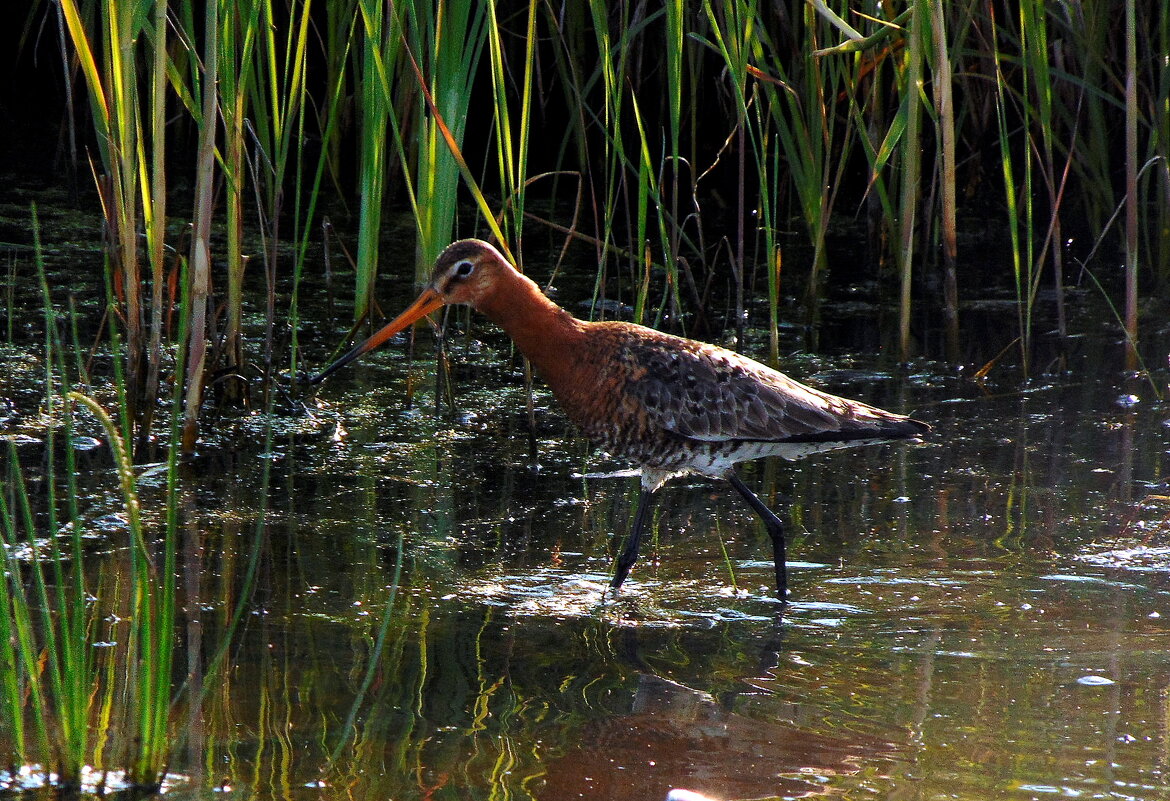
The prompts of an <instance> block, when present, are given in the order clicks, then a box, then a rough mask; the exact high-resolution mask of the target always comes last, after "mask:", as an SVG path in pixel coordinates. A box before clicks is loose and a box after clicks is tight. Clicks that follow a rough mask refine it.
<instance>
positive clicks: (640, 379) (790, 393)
mask: <svg viewBox="0 0 1170 801" xmlns="http://www.w3.org/2000/svg"><path fill="white" fill-rule="evenodd" d="M663 340H664V341H663V342H661V343H649V342H645V341H643V342H642V343H640V346H639V347H638V348H637V349H631V350H630V351H627V352H626V353H625V354H624V356H625V358H626V359H629V360H630V361H631V362H634V364H631V367H633V368H634V369H632V370H631V371H630V372H629V373H628V375H630V376H631V377H630V379H629V385H628V390H629V392H630V394H631V395H632V396H633V397H635V398H637V399H639V400H640V401H641V402H642V405H643V407H644V412H645V414H646V415H647V417H648V418H650V422H651V423H652V424H657V425H661V426H662V427H664V428H667V429H669V430H672V431H675V432H677V433H678V434H681V435H683V436H686V437H690V438H692V439H698V440H707V441H723V440H733V439H734V440H761V441H768V442H782V441H793V442H816V441H829V440H853V439H887V438H901V437H911V436H915V435H916V434H920V433H924V432H925V430H926V427H925V426H924V425H922V424H921V423H918V422H916V421H913V420H909V419H907V418H906V417H903V416H902V415H896V414H892V413H890V412H885V411H882V410H881V409H876V408H874V407H872V406H868V405H866V404H864V403H860V402H857V401H850V400H846V399H844V398H839V397H836V396H835V395H829V394H827V393H824V392H819V391H817V390H815V389H812V388H811V387H807V386H805V385H804V384H801V383H799V382H796V381H793V380H792V379H790V378H788V377H787V376H785V375H783V374H782V373H779V372H777V371H775V370H772V369H771V368H769V367H767V366H765V365H763V364H760V363H759V362H756V361H753V360H751V359H748V358H746V357H744V356H740V355H739V354H737V353H735V352H733V351H729V350H725V349H723V348H719V347H717V346H714V345H705V344H702V343H696V342H692V341H689V340H678V339H675V338H673V337H666V336H665V335H664V336H663ZM666 340H673V341H669V342H668V341H666Z"/></svg>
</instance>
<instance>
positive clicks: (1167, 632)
mask: <svg viewBox="0 0 1170 801" xmlns="http://www.w3.org/2000/svg"><path fill="white" fill-rule="evenodd" d="M493 348H496V349H495V350H493ZM403 350H404V349H403V347H402V345H401V344H398V345H396V346H394V347H392V348H390V349H389V350H388V351H386V352H384V353H382V354H380V355H378V356H376V357H374V358H372V359H370V360H369V363H368V364H366V365H363V366H360V367H357V368H355V369H354V370H353V371H352V372H351V373H350V374H349V375H346V376H344V377H343V378H341V379H340V380H338V381H337V382H335V383H333V384H331V385H330V386H328V387H326V388H325V389H324V390H322V391H321V392H320V394H319V396H318V398H317V399H316V400H315V401H313V402H311V403H310V407H309V412H308V413H307V414H306V415H305V416H303V417H296V416H293V417H289V418H287V419H285V420H278V421H277V433H276V434H275V437H274V439H273V441H272V443H271V444H270V446H269V447H267V449H266V450H264V451H263V452H262V453H257V452H255V451H254V450H253V451H252V452H248V451H246V450H233V451H226V450H224V451H220V452H218V453H217V452H212V453H209V454H208V455H207V456H206V457H205V458H204V460H203V461H202V463H201V465H200V466H199V467H198V472H199V474H200V476H201V479H200V483H199V489H198V491H197V492H194V495H195V496H196V497H194V498H192V499H191V500H190V509H189V513H190V514H192V515H193V516H194V517H195V518H197V519H199V520H201V521H202V522H201V523H200V525H197V526H192V527H191V528H190V536H191V537H192V541H191V542H189V543H188V546H187V549H186V552H185V554H186V559H187V560H188V562H187V564H186V570H185V571H184V573H185V576H186V582H187V584H186V587H185V591H186V592H187V593H188V598H187V601H186V604H187V608H188V609H199V610H202V611H201V612H200V613H199V620H198V626H196V627H194V628H192V627H188V628H187V629H185V630H184V632H183V634H184V637H186V638H187V643H188V645H190V644H191V643H206V642H208V641H211V640H214V632H215V631H216V630H217V627H219V626H222V620H223V615H224V611H223V610H224V609H225V608H226V606H227V605H228V603H229V601H234V597H235V594H236V593H237V592H239V591H240V585H241V583H242V581H243V580H242V576H243V575H244V573H245V565H246V564H247V562H248V560H249V559H250V558H251V555H252V554H253V553H254V552H255V553H258V554H259V561H258V572H257V578H256V581H255V589H254V597H253V600H252V601H251V603H250V604H249V607H248V609H249V614H248V616H247V620H246V624H245V629H244V632H243V635H242V638H241V640H240V644H239V645H238V646H237V647H236V649H235V651H234V656H233V658H232V662H233V668H232V670H231V671H230V673H229V676H228V677H227V679H226V681H220V680H217V681H216V686H215V687H214V689H213V690H212V691H211V692H210V693H208V694H207V695H206V696H205V697H204V700H203V702H202V704H201V705H200V706H199V707H198V708H193V709H188V710H186V711H185V712H184V713H183V716H182V717H183V720H182V721H181V723H182V724H183V725H182V735H183V738H184V741H183V745H182V746H181V748H180V753H179V756H178V758H176V760H175V762H174V764H173V766H172V770H173V771H174V772H176V773H178V774H182V775H183V776H184V777H185V779H184V780H183V781H181V782H180V783H179V784H178V785H177V786H176V787H175V788H174V789H173V790H172V791H171V792H172V794H173V795H174V796H176V797H180V798H206V797H212V796H211V795H209V788H216V793H215V795H214V797H225V796H226V797H239V798H253V797H256V798H326V799H332V798H395V799H400V798H403V799H404V798H420V799H422V798H428V799H429V798H436V799H439V798H535V799H571V798H605V799H631V800H632V799H639V800H643V799H660V798H663V797H665V795H666V793H667V791H668V790H670V789H671V788H675V787H683V788H688V789H692V790H695V791H700V792H703V793H706V794H708V795H710V796H712V797H714V798H720V799H749V798H751V799H755V798H770V797H796V796H805V795H810V794H811V795H816V794H824V795H841V794H844V795H845V796H846V797H849V798H862V797H871V796H876V797H886V798H921V799H934V798H958V799H989V798H996V799H998V798H1004V799H1029V798H1050V797H1058V796H1066V797H1075V798H1134V799H1158V798H1170V789H1168V788H1167V776H1166V771H1167V769H1168V767H1170V766H1168V761H1170V625H1168V624H1170V602H1168V601H1170V488H1168V487H1167V483H1166V468H1167V461H1168V460H1170V407H1167V405H1165V404H1161V403H1159V402H1158V401H1157V400H1156V398H1155V396H1154V394H1153V392H1152V391H1151V390H1150V388H1149V386H1148V385H1144V386H1143V385H1142V384H1139V383H1131V384H1125V383H1124V382H1123V381H1122V379H1121V378H1120V377H1116V380H1112V379H1107V380H1102V381H1100V382H1094V383H1092V384H1089V383H1086V382H1083V381H1076V380H1072V379H1069V380H1051V381H1039V382H1035V383H1033V384H1030V385H1028V386H1026V387H1024V388H1023V389H1020V388H1019V387H1018V386H1014V385H1013V386H1011V387H1008V386H995V385H994V384H989V385H983V386H979V385H976V384H974V383H971V382H965V381H962V380H960V379H956V378H953V377H950V376H948V375H946V374H945V372H944V371H943V370H941V369H938V368H937V367H936V366H933V365H929V364H921V365H918V366H917V367H916V368H915V369H913V370H912V371H910V372H909V373H907V374H898V373H896V372H894V371H886V372H882V371H879V370H877V369H876V368H875V367H874V365H873V364H872V362H871V363H866V361H865V360H864V359H861V358H854V359H849V358H846V357H841V358H838V359H835V360H834V362H833V368H832V369H830V367H829V364H828V362H825V363H819V362H815V361H805V362H799V363H798V364H797V365H796V369H795V370H794V372H797V371H798V370H799V371H800V374H801V375H802V376H804V377H809V378H810V379H811V380H815V381H817V382H818V383H820V384H822V385H824V386H826V387H828V388H830V389H832V390H834V391H838V392H841V393H844V394H850V395H854V396H859V397H865V398H866V399H868V400H871V401H873V402H875V403H878V404H881V405H885V406H887V407H892V408H898V409H905V410H914V411H915V413H916V414H917V415H918V416H920V417H922V418H923V419H925V420H927V421H929V422H931V423H932V424H933V425H934V427H935V436H934V437H933V438H932V440H931V441H930V442H929V443H927V444H923V445H917V446H915V445H900V446H884V447H880V448H872V449H868V450H859V451H853V452H842V453H836V454H830V455H826V456H823V457H820V458H817V459H813V460H809V461H807V462H804V463H801V464H798V465H788V464H785V463H781V462H762V463H758V464H756V465H754V466H752V467H749V468H748V469H746V470H745V476H746V479H747V480H748V481H749V483H750V484H751V485H752V486H753V487H754V488H756V489H757V490H759V491H760V492H761V493H762V494H763V496H764V497H766V498H768V499H769V500H771V501H772V502H774V503H776V504H777V506H778V507H779V508H781V509H783V510H785V516H786V518H787V519H788V520H790V521H791V536H792V544H791V546H790V557H791V559H792V575H793V578H792V603H791V604H790V605H789V606H788V607H787V608H786V609H784V610H781V608H780V607H779V605H778V604H777V602H776V600H775V598H774V597H772V594H771V591H770V585H771V575H770V568H769V564H768V558H769V552H768V545H767V540H766V536H765V535H764V533H763V531H762V528H761V527H760V526H759V525H758V524H757V523H756V521H755V519H754V518H753V517H752V515H751V513H750V511H748V510H747V509H746V508H744V507H743V506H742V504H740V503H739V502H738V501H737V499H736V497H735V496H734V494H733V493H732V492H731V491H729V489H728V488H726V487H722V486H718V485H717V484H713V483H711V482H708V481H704V480H693V481H686V480H682V481H677V482H675V483H674V484H672V485H669V486H668V488H667V489H666V490H665V491H664V492H662V493H661V501H660V505H659V507H658V509H657V512H656V516H655V521H654V523H655V525H654V530H653V533H654V536H653V538H652V540H651V542H650V543H649V544H648V546H647V547H646V549H645V551H644V557H643V561H642V562H641V563H640V564H639V565H638V566H636V567H635V571H634V573H633V575H632V577H631V580H630V581H629V582H628V584H627V585H626V587H625V588H624V589H623V592H622V593H621V595H620V596H618V597H617V598H616V599H615V598H612V597H607V596H605V595H604V589H605V586H606V581H607V578H608V574H609V571H610V569H611V558H612V555H613V554H614V552H615V550H616V548H617V541H616V540H615V534H616V535H617V536H619V537H620V535H621V534H622V533H624V532H625V531H626V529H627V527H628V525H629V523H630V519H631V516H632V512H633V504H634V500H635V497H636V482H635V481H634V479H632V478H628V477H627V478H623V477H612V476H606V475H605V474H606V473H608V472H610V471H612V470H614V469H616V468H618V467H620V465H618V464H616V463H611V462H610V461H608V460H607V459H606V458H604V457H603V456H601V455H598V454H594V453H593V452H592V451H591V450H590V449H589V448H588V447H587V446H585V445H584V444H582V443H581V442H580V441H579V440H576V439H574V438H572V437H571V436H569V435H568V431H567V429H566V428H565V426H564V424H563V423H562V422H561V418H560V417H559V415H558V414H557V413H556V412H555V410H554V409H552V407H551V406H550V399H549V398H548V397H547V396H546V395H544V394H541V393H539V392H538V394H537V398H536V402H537V414H536V419H537V430H536V435H535V443H536V450H537V458H536V460H535V461H533V460H532V458H531V456H530V441H529V435H528V426H527V418H526V415H525V412H524V408H525V399H524V394H523V390H522V389H521V386H522V378H521V373H520V371H519V369H518V367H517V366H516V365H515V364H514V363H513V362H512V361H511V360H510V359H509V358H508V355H507V353H506V351H505V345H504V343H501V342H500V341H499V340H490V344H480V343H476V344H473V345H471V346H468V347H462V346H457V347H456V348H454V350H453V352H452V354H451V361H452V363H453V364H454V365H455V366H456V375H455V385H456V389H455V392H454V396H453V403H451V402H450V401H444V402H441V403H438V404H436V403H435V400H434V398H435V384H434V378H433V371H432V368H433V365H432V364H430V363H429V362H428V360H427V359H425V358H419V359H416V360H415V361H414V362H409V363H408V361H407V360H406V358H405V357H404V356H403ZM417 351H418V352H419V353H421V354H425V353H427V352H428V345H427V338H426V337H425V336H424V337H422V339H421V340H420V343H419V344H418V346H417ZM841 364H846V365H848V367H849V369H848V370H841V369H840V365H841ZM481 365H486V366H481ZM1165 378H1166V377H1165V375H1164V374H1161V375H1160V376H1159V377H1158V380H1160V381H1162V383H1163V384H1164V383H1165ZM408 389H409V391H410V393H411V394H412V399H413V400H412V403H411V405H410V406H409V407H408V406H407V405H406V404H405V402H404V397H405V396H406V394H407V391H408ZM1130 396H1132V397H1130ZM258 431H259V429H258ZM259 436H260V435H259V433H257V439H259ZM228 453H230V454H231V455H230V456H227V455H225V454H228ZM264 465H267V466H268V469H269V470H270V476H269V480H270V491H269V495H268V499H267V501H266V502H265V501H264V500H263V498H262V497H261V496H260V495H258V493H257V490H256V488H257V487H258V486H259V483H260V478H259V475H260V470H261V468H262V467H263V466H264ZM598 474H600V475H601V477H595V476H597V475H598ZM262 507H266V511H265V513H264V524H263V525H262V526H261V527H259V528H257V522H258V520H260V517H259V514H258V513H259V512H260V510H261V508H262ZM388 604H389V606H388ZM193 632H195V633H193ZM200 648H206V646H205V645H200V646H198V647H196V648H193V649H192V650H191V651H189V655H190V658H191V664H193V665H198V664H199V663H200V661H201V659H203V658H205V656H206V654H205V653H203V652H202V651H200V650H199V649H200ZM331 760H333V761H332V763H331V762H330V761H331Z"/></svg>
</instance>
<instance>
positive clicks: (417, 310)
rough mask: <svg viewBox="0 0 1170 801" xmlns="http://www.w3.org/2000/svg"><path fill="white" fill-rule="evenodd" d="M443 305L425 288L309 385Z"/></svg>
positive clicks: (435, 293) (436, 296) (438, 295)
mask: <svg viewBox="0 0 1170 801" xmlns="http://www.w3.org/2000/svg"><path fill="white" fill-rule="evenodd" d="M444 303H446V301H445V300H443V296H442V295H440V294H439V293H438V292H436V291H435V290H433V289H431V288H430V287H427V288H426V289H424V290H423V291H422V294H421V295H419V296H418V298H416V299H415V301H414V303H412V304H410V306H408V307H407V309H406V311H404V312H402V314H400V315H398V316H397V317H395V318H394V319H393V320H391V321H390V322H389V323H387V324H386V326H385V327H384V328H382V329H381V330H380V331H378V333H376V334H374V335H373V336H372V337H370V338H369V339H367V340H366V341H365V342H363V343H362V344H360V345H358V346H357V347H356V348H354V349H353V350H351V351H350V352H349V353H347V354H345V355H344V356H342V357H341V358H340V359H338V360H337V361H335V362H334V363H333V364H331V365H329V366H328V367H326V368H325V369H324V370H322V371H321V372H319V373H317V375H315V376H313V377H312V378H310V379H309V383H310V384H317V383H320V382H321V381H324V380H325V377H326V376H328V375H330V374H331V373H333V372H334V371H336V370H340V369H341V368H342V367H345V365H347V364H349V363H350V362H352V361H353V360H354V359H356V358H357V357H359V356H361V355H362V354H363V353H366V352H368V351H371V350H373V349H374V348H376V347H378V346H379V345H381V344H382V343H383V342H385V341H386V340H387V339H389V338H390V337H392V336H394V335H395V334H397V333H398V332H399V331H402V330H403V329H405V328H406V327H407V326H408V325H410V324H411V323H413V322H414V321H415V320H418V319H420V318H422V317H425V316H426V315H428V314H430V313H431V312H433V311H435V309H440V308H442V306H443V304H444Z"/></svg>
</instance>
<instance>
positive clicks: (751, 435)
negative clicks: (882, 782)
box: [315, 239, 929, 593]
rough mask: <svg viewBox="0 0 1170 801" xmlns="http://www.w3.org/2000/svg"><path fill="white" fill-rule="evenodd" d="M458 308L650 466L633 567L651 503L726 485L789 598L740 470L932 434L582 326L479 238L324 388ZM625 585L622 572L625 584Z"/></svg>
mask: <svg viewBox="0 0 1170 801" xmlns="http://www.w3.org/2000/svg"><path fill="white" fill-rule="evenodd" d="M452 303H464V304H468V305H471V306H473V307H474V308H476V309H477V310H479V311H480V312H482V313H483V314H484V315H485V316H487V317H488V318H489V319H491V320H492V321H493V322H495V323H497V324H498V325H499V326H500V327H502V328H503V329H504V331H506V332H507V333H508V335H509V336H510V337H511V338H512V340H513V341H514V342H515V343H516V345H517V347H519V348H520V350H521V351H522V352H523V353H524V355H525V356H527V357H528V359H529V360H530V361H531V362H532V364H533V366H534V367H535V368H536V370H537V372H538V373H539V374H540V375H541V377H542V378H543V379H544V380H545V382H547V383H548V385H549V387H550V389H552V391H553V394H554V395H555V396H556V398H557V400H558V401H559V402H560V405H561V407H562V408H563V409H564V410H565V413H566V414H567V415H568V416H569V419H570V420H572V421H573V422H574V423H575V424H576V425H577V426H578V427H579V428H580V429H581V430H582V432H583V433H584V434H585V435H586V436H587V437H589V438H590V439H591V440H593V441H594V442H595V443H597V444H598V445H600V446H601V447H602V448H604V449H605V450H607V451H609V452H610V453H612V454H613V455H615V456H620V457H625V458H628V459H630V460H632V461H634V462H635V463H637V464H638V465H640V466H641V468H642V485H643V498H644V502H643V504H642V505H641V506H640V509H639V523H638V524H636V526H635V533H634V535H633V536H632V551H633V554H632V555H631V554H630V549H629V548H627V554H624V555H623V558H625V557H627V556H628V557H629V559H628V561H629V563H632V561H633V556H636V551H637V535H638V534H639V533H640V531H641V522H642V518H643V508H644V505H645V499H646V498H648V497H649V494H650V493H652V492H653V491H654V490H656V489H657V488H658V487H659V486H660V485H661V484H662V482H664V481H665V480H666V479H668V478H670V477H671V476H672V475H675V474H679V473H686V472H696V473H701V474H703V475H708V476H712V477H727V478H729V479H730V480H731V481H732V483H733V484H734V485H735V487H736V489H737V490H739V491H740V493H741V494H744V497H745V498H746V499H747V500H748V502H749V503H751V504H752V506H753V508H754V509H756V511H757V512H759V513H760V514H761V515H762V516H763V517H764V518H765V522H766V523H767V524H768V526H769V532H770V533H771V534H772V537H773V542H774V543H776V542H778V543H779V544H778V545H777V584H778V586H779V587H780V588H781V592H782V593H783V591H784V590H783V587H784V578H783V576H782V573H783V539H782V536H781V535H780V533H779V528H778V527H779V525H780V524H779V521H778V520H776V519H775V516H774V515H772V514H771V512H770V511H769V510H767V508H766V507H764V506H763V504H762V503H761V502H760V501H759V499H758V498H755V496H754V495H752V494H751V493H750V491H749V490H747V488H746V487H745V486H744V485H743V484H742V482H740V481H739V480H738V478H736V477H735V476H734V473H733V466H734V465H735V463H737V462H740V461H745V460H748V459H755V458H759V457H761V456H770V455H775V456H782V457H784V458H787V459H796V458H799V457H801V456H805V455H808V454H810V453H815V452H818V451H823V450H829V449H833V448H840V447H846V446H850V445H861V444H867V443H874V442H884V441H888V440H895V439H907V438H913V437H916V436H918V435H920V434H924V433H926V432H927V431H928V430H929V429H928V427H927V426H926V425H925V424H923V423H920V422H918V421H916V420H912V419H910V418H908V417H906V416H904V415H900V414H894V413H892V412H887V411H883V410H881V409H877V408H875V407H873V406H869V405H867V404H864V403H861V402H859V401H852V400H847V399H845V398H840V397H838V396H836V395H830V394H828V393H825V392H820V391H818V390H815V389H812V388H811V387H807V386H805V385H804V384H801V383H799V382H797V381H793V380H792V379H790V378H788V377H787V376H785V375H783V374H782V373H780V372H777V371H776V370H773V369H771V368H769V367H766V366H765V365H763V364H760V363H759V362H757V361H754V360H752V359H749V358H747V357H745V356H741V355H740V354H738V353H735V352H734V351H730V350H727V349H725V348H720V347H718V346H715V345H708V344H704V343H701V342H695V341H693V340H689V339H683V338H681V337H675V336H670V335H669V334H664V333H661V332H659V331H654V330H652V329H649V328H645V327H643V326H640V325H633V324H631V323H621V322H597V323H594V322H585V321H583V320H578V319H576V318H574V317H573V316H572V315H570V314H569V313H568V312H567V311H565V310H564V309H562V308H561V307H559V306H558V305H557V304H555V303H554V302H553V301H551V300H550V299H549V298H548V297H546V296H545V295H544V293H542V292H541V291H540V288H539V287H538V286H537V285H536V284H535V283H534V282H533V281H532V280H531V279H530V278H528V277H526V276H524V275H522V274H521V273H520V272H518V271H517V270H516V269H515V268H514V267H512V266H511V265H510V264H508V263H507V262H506V261H505V260H504V257H503V256H502V255H501V254H500V253H499V251H497V250H496V249H495V248H494V247H492V246H491V245H489V244H488V243H486V242H482V241H479V240H474V239H465V240H461V241H459V242H456V243H454V244H452V245H450V246H449V247H448V248H447V249H445V250H444V251H443V252H442V253H441V254H440V255H439V258H438V259H437V260H436V263H435V268H434V271H433V273H432V275H431V281H430V284H429V285H428V286H427V288H426V289H424V290H423V293H422V294H421V295H420V296H419V298H418V300H416V301H415V303H414V304H412V305H411V306H410V308H408V309H407V310H406V311H405V312H403V313H402V314H401V315H400V316H399V317H398V318H396V319H395V320H394V321H393V322H391V323H390V324H388V325H387V326H385V327H384V328H383V329H382V330H381V331H379V332H378V333H377V334H375V335H374V336H372V337H370V339H368V340H366V342H364V343H362V344H361V345H359V346H358V347H356V348H354V349H353V350H352V351H350V352H349V353H348V354H346V355H345V356H344V357H342V358H341V359H339V360H338V361H337V362H335V363H334V364H333V365H331V366H330V367H329V368H328V369H326V370H325V371H324V372H323V373H321V374H320V375H319V376H317V378H316V379H315V380H320V379H321V378H323V377H324V376H325V375H327V374H329V373H330V372H332V371H333V370H335V369H337V368H338V367H341V366H342V365H344V364H347V363H348V362H350V361H352V360H353V359H355V358H357V357H358V356H360V355H361V354H362V353H365V352H366V351H368V350H370V349H371V348H373V347H376V346H377V345H379V344H381V343H382V342H384V341H386V340H387V339H388V338H389V337H390V336H392V335H393V334H395V333H397V332H398V331H401V330H402V329H404V328H406V326H408V325H410V323H412V322H414V321H415V320H417V319H418V318H419V317H421V316H423V315H424V314H427V313H429V312H430V311H433V310H434V309H436V308H438V307H440V306H442V305H444V304H452ZM749 496H750V497H749ZM769 515H771V518H772V519H771V520H769V519H768V518H769ZM628 569H629V565H628V564H626V565H625V570H628ZM623 578H624V573H623V570H622V566H621V564H620V563H619V571H618V576H617V577H615V579H614V586H617V585H619V584H620V583H621V580H622V579H623Z"/></svg>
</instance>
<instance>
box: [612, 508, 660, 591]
mask: <svg viewBox="0 0 1170 801" xmlns="http://www.w3.org/2000/svg"><path fill="white" fill-rule="evenodd" d="M653 494H654V493H653V492H652V491H651V490H648V489H645V488H643V489H642V493H641V494H640V495H639V496H638V511H637V512H636V513H635V514H634V527H633V528H632V529H630V536H629V537H628V538H627V539H626V547H625V548H623V549H622V552H621V555H620V556H618V560H617V569H616V570H614V571H613V581H611V582H609V586H610V587H611V588H612V589H615V590H616V589H617V588H618V587H620V586H622V582H623V581H625V580H626V576H628V575H630V568H631V567H633V566H634V562H636V561H637V559H638V546H639V545H640V544H641V542H642V530H643V529H645V528H646V518H647V517H649V515H650V496H651V495H653Z"/></svg>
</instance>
